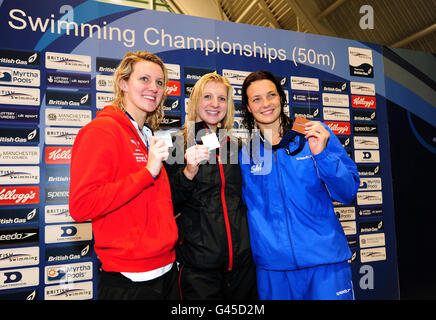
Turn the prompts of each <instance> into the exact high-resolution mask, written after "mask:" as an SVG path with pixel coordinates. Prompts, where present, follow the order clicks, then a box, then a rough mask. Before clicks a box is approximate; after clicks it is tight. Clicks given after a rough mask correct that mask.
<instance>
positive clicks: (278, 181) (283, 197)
mask: <svg viewBox="0 0 436 320" xmlns="http://www.w3.org/2000/svg"><path fill="white" fill-rule="evenodd" d="M274 162H277V150H274ZM276 173H277V184H278V187H279V190H280V195H281V198H282V201H283V206H284V208H286V207H287V205H286V202H285V199H286V198H285V196H284V194H283V190H282V185H281V182H280V181H281V180H280V174H279V170H278V168H276ZM285 219H286V228H287V229H288V235H289V237H290V238H291V237H292V235H291V234H290V232H289V225H288V224H289V223H290V222H288V219H287V217H285ZM289 244H290V246H291V251H292V257H293V258H294V261H295V265H296V266H297V269H299V268H300V267H299V266H298V263H297V258H296V256H295V249H294V245H293V244H292V239H289Z"/></svg>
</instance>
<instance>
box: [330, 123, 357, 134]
mask: <svg viewBox="0 0 436 320" xmlns="http://www.w3.org/2000/svg"><path fill="white" fill-rule="evenodd" d="M324 123H325V124H326V125H327V126H328V127H329V128H330V130H332V131H333V133H334V134H340V135H349V134H351V125H350V123H349V122H336V121H324Z"/></svg>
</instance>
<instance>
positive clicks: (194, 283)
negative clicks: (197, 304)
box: [165, 73, 257, 299]
mask: <svg viewBox="0 0 436 320" xmlns="http://www.w3.org/2000/svg"><path fill="white" fill-rule="evenodd" d="M232 90H233V89H232V87H231V85H230V83H229V82H228V80H227V79H226V78H225V77H223V76H220V75H218V74H216V73H209V74H206V75H204V76H203V77H202V78H201V79H200V80H198V81H197V83H196V84H195V86H194V88H193V90H192V93H191V95H190V100H189V103H188V114H187V116H186V120H185V125H184V131H183V134H179V135H176V137H175V138H176V139H175V141H174V146H173V149H170V154H172V158H171V157H170V159H169V160H167V163H166V164H165V166H166V170H167V172H168V176H169V179H170V184H171V193H172V199H173V206H174V213H175V214H180V215H179V216H178V217H177V219H176V221H177V225H178V227H179V240H178V245H177V247H176V260H177V261H178V262H179V263H180V265H179V283H180V293H181V297H182V299H256V298H257V292H256V278H255V277H256V275H255V266H254V264H253V260H252V254H251V250H250V239H249V233H248V224H247V216H246V207H245V204H244V203H243V200H242V194H241V193H242V177H241V172H240V168H239V165H238V151H239V145H238V141H237V139H235V138H234V137H233V136H232V135H231V134H230V130H231V129H232V128H233V115H234V104H233V100H232ZM183 151H184V156H181V154H183ZM171 162H174V163H173V164H170V163H171Z"/></svg>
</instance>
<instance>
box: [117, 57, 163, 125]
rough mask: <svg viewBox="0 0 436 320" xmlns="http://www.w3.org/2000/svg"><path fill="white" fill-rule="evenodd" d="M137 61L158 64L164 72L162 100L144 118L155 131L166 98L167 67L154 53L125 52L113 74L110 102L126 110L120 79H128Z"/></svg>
mask: <svg viewBox="0 0 436 320" xmlns="http://www.w3.org/2000/svg"><path fill="white" fill-rule="evenodd" d="M139 61H150V62H153V63H156V64H157V65H159V66H160V67H161V69H162V72H163V74H164V94H163V96H162V100H161V101H160V103H159V105H158V106H157V108H156V109H155V110H154V111H153V112H151V113H149V114H147V118H146V119H145V122H146V124H147V125H148V126H149V127H150V128H151V129H152V130H153V131H156V130H158V129H159V125H160V123H161V121H162V119H163V117H164V111H163V104H164V102H165V98H166V88H167V84H168V72H167V68H166V67H165V64H164V63H163V61H162V60H161V59H160V58H159V57H158V56H156V55H154V54H152V53H149V52H145V51H136V52H127V53H126V55H125V56H124V58H123V60H122V61H121V62H120V64H119V66H118V67H117V69H116V70H115V74H114V93H115V94H114V96H115V99H114V100H113V102H112V104H113V105H114V106H116V107H118V108H119V109H120V110H122V111H124V112H125V111H126V106H125V95H124V91H123V90H121V87H120V81H121V80H125V81H127V80H129V78H130V75H131V74H132V72H133V65H134V64H135V63H136V62H139Z"/></svg>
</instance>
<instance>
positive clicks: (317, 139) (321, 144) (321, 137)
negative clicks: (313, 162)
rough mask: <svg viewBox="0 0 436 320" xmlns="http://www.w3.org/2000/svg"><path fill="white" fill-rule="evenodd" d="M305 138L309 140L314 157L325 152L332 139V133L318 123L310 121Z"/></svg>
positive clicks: (306, 127) (306, 126)
mask: <svg viewBox="0 0 436 320" xmlns="http://www.w3.org/2000/svg"><path fill="white" fill-rule="evenodd" d="M305 131H306V135H305V138H306V139H308V140H309V148H310V151H311V152H312V154H313V155H317V154H319V153H321V151H323V150H324V148H325V146H326V145H327V142H328V140H329V137H330V132H328V131H327V130H326V128H325V127H324V126H323V125H322V124H321V122H318V121H310V122H307V123H306V124H305Z"/></svg>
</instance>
